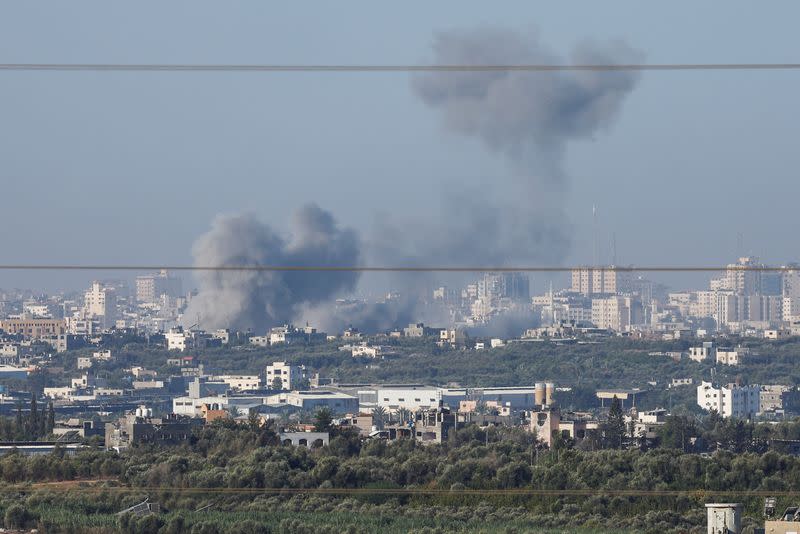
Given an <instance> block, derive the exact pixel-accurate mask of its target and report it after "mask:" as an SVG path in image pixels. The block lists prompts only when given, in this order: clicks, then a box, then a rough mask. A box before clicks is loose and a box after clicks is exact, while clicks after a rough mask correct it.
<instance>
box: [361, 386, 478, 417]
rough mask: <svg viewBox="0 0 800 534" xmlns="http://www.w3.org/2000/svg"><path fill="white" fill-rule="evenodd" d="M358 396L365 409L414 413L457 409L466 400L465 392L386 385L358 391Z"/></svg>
mask: <svg viewBox="0 0 800 534" xmlns="http://www.w3.org/2000/svg"><path fill="white" fill-rule="evenodd" d="M358 396H359V399H360V402H361V404H362V405H364V407H365V408H367V409H369V408H372V407H375V406H380V407H382V408H385V409H387V410H388V411H391V412H396V411H397V410H400V409H406V410H410V411H412V412H416V411H418V410H432V409H436V408H439V407H440V406H446V407H452V408H458V405H459V403H460V402H461V401H462V400H465V399H466V398H467V390H466V389H447V388H437V387H429V386H421V385H397V386H391V385H387V386H381V387H376V388H374V389H361V390H359V391H358Z"/></svg>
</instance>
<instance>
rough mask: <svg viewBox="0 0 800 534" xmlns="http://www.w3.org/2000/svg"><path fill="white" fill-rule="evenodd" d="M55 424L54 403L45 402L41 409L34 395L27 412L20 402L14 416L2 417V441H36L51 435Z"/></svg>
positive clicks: (0, 419) (0, 430)
mask: <svg viewBox="0 0 800 534" xmlns="http://www.w3.org/2000/svg"><path fill="white" fill-rule="evenodd" d="M54 426H55V411H54V409H53V403H52V402H50V403H48V404H46V405H44V404H43V405H42V407H41V409H40V408H39V406H38V403H37V401H36V396H35V395H32V396H31V402H30V406H29V407H28V410H27V412H24V411H23V409H22V404H19V403H18V404H17V410H16V415H15V416H14V417H0V441H35V440H38V439H41V438H44V437H47V436H50V435H51V434H52V433H53V427H54Z"/></svg>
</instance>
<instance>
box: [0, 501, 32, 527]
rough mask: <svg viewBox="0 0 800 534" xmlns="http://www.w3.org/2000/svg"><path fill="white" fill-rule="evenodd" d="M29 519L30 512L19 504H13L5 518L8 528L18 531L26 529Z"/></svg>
mask: <svg viewBox="0 0 800 534" xmlns="http://www.w3.org/2000/svg"><path fill="white" fill-rule="evenodd" d="M28 519H29V514H28V511H27V510H26V509H25V508H23V507H22V506H21V505H19V504H12V505H11V506H9V507H8V509H7V510H6V514H5V516H4V517H3V520H4V523H5V525H6V528H16V529H20V528H24V527H25V524H26V523H27V522H28Z"/></svg>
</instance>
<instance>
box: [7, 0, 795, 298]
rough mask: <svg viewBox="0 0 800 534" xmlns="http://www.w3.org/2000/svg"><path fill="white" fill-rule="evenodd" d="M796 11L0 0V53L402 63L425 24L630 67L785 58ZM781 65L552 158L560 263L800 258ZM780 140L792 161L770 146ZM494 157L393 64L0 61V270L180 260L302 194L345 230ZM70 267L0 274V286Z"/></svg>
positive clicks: (690, 6) (687, 88)
mask: <svg viewBox="0 0 800 534" xmlns="http://www.w3.org/2000/svg"><path fill="white" fill-rule="evenodd" d="M799 17H800V4H798V3H797V2H793V1H782V2H781V1H774V2H769V3H764V2H759V3H754V2H738V1H724V2H723V1H717V2H702V3H700V2H695V1H691V2H690V1H682V2H678V1H674V2H668V3H644V2H640V1H629V2H624V1H618V2H613V3H609V2H567V1H564V2H558V3H556V2H533V1H531V0H524V1H519V2H514V1H505V2H502V3H499V4H496V3H495V4H489V3H487V2H477V1H475V2H469V1H464V0H453V1H440V2H421V1H420V2H414V1H406V2H402V3H393V4H390V3H379V2H374V1H355V0H354V1H350V2H346V3H340V2H335V3H334V2H324V3H323V2H306V1H300V0H296V1H294V2H280V3H279V2H265V1H263V0H258V1H250V2H247V1H238V2H235V1H231V2H205V1H199V0H191V1H186V2H162V1H158V2H156V1H153V2H145V1H139V2H111V1H108V0H103V1H79V2H55V1H51V2H10V1H8V2H0V62H2V63H24V62H32V63H57V62H65V63H95V62H97V63H105V62H107V63H112V62H119V63H240V64H243V63H308V64H326V63H344V64H359V63H362V64H364V63H366V64H369V63H377V64H408V63H424V62H427V61H430V59H431V57H432V52H431V44H432V41H433V37H434V35H435V33H436V32H437V31H441V30H448V29H469V28H475V27H480V26H482V25H492V26H500V27H508V28H511V29H514V30H526V29H531V30H532V31H538V32H539V34H540V38H541V40H542V41H543V42H544V43H546V44H547V45H548V46H549V47H551V48H552V49H554V50H556V51H557V52H559V53H561V54H566V53H568V51H569V49H570V48H571V47H572V46H573V45H575V44H576V43H579V42H581V41H584V40H586V39H597V40H608V39H623V40H624V41H626V42H627V43H628V44H629V45H630V46H632V47H634V48H636V49H638V50H641V51H642V52H644V54H645V57H646V61H647V62H650V63H680V62H690V63H692V62H694V63H702V62H797V61H799V60H800V58H798V56H797V44H798V43H797V33H796V22H797V20H798V18H799ZM799 92H800V72H797V71H792V72H773V71H764V72H752V71H745V72H663V73H644V74H643V75H642V78H641V80H640V82H639V84H638V86H637V87H636V88H635V90H634V91H633V92H632V93H631V95H630V96H629V98H628V99H627V101H626V102H625V104H624V105H623V108H622V113H621V115H620V117H619V119H618V120H617V121H616V122H615V124H614V125H613V126H612V127H611V128H610V129H609V130H608V131H604V132H601V133H599V134H598V135H596V136H595V137H594V138H593V139H592V140H591V141H585V142H579V143H574V144H571V145H569V146H568V147H567V154H566V165H565V167H566V171H567V173H568V174H569V176H570V182H571V186H570V188H569V194H568V200H567V214H568V217H569V221H565V224H570V225H572V227H573V231H574V246H573V248H572V253H571V255H570V257H569V262H570V263H580V262H588V261H591V259H592V252H591V251H592V246H591V242H592V225H591V206H592V204H593V203H596V204H597V205H598V209H599V220H600V225H601V236H602V249H603V252H602V254H601V260H603V261H609V260H610V257H609V254H608V252H607V250H608V242H609V239H610V238H609V236H610V235H611V233H612V232H614V233H615V234H616V241H617V251H618V253H617V256H618V259H619V260H620V262H621V263H635V264H642V265H647V264H676V265H677V264H680V265H682V264H719V263H722V262H727V261H728V260H730V259H732V258H733V257H734V256H735V254H736V253H737V232H741V233H742V234H743V242H744V249H745V250H744V252H747V253H753V254H756V255H759V256H761V257H763V258H765V259H767V260H769V261H774V262H783V261H788V260H798V259H800V252H799V251H798V249H797V238H796V235H797V228H798V222H799V221H798V216H797V213H798V198H800V196H799V194H800V181H798V180H797V177H798V172H797V169H798V168H799V167H800V165H798V164H800V151H798V150H797V144H798V130H800V126H798V118H800V113H798V110H797V108H796V99H797V95H798V93H799ZM793 147H794V148H793ZM509 172H511V170H510V169H509V165H508V163H507V162H506V161H504V160H503V159H502V158H500V157H498V156H497V154H495V153H490V152H488V151H487V150H485V148H484V147H483V146H482V145H481V144H480V142H478V141H476V140H474V139H469V138H466V137H462V136H457V135H454V134H452V133H450V132H448V131H446V130H445V129H444V128H443V127H442V124H441V120H440V116H439V115H438V114H437V113H435V112H434V111H432V110H431V109H429V108H427V107H426V106H425V105H424V104H423V103H422V102H421V101H420V99H419V98H418V97H417V96H415V95H414V93H413V91H412V90H411V87H410V82H409V76H408V75H407V74H404V73H383V74H375V73H370V74H367V73H355V74H354V73H338V74H322V73H96V72H95V73H92V72H0V195H2V197H1V200H2V201H1V202H0V227H2V229H3V231H2V234H0V235H2V243H0V263H23V262H32V263H109V264H114V263H180V264H186V263H189V262H190V261H191V255H190V251H191V244H192V242H193V241H194V240H195V238H197V237H198V236H199V235H200V234H201V233H203V232H204V231H206V230H207V229H208V227H209V225H210V222H211V220H212V218H213V217H214V216H215V215H216V214H218V213H237V212H242V211H251V212H254V213H256V214H257V215H258V216H259V217H260V218H261V219H262V220H264V221H266V222H268V223H270V224H273V225H274V226H276V227H278V228H281V227H283V226H284V225H285V222H286V219H287V217H288V216H289V214H290V213H291V212H292V211H293V210H294V209H295V208H296V207H298V206H299V205H301V204H303V203H304V202H307V201H310V200H314V201H316V202H318V203H319V204H320V205H321V206H322V207H324V208H326V209H328V210H330V211H332V212H333V213H334V214H335V215H336V217H337V218H338V219H339V221H340V222H342V223H343V224H347V225H351V226H353V227H355V228H356V229H358V230H360V231H362V232H366V231H367V230H368V229H369V228H370V225H372V224H373V221H374V219H375V217H376V214H378V213H381V212H383V213H388V214H396V213H406V214H410V215H412V216H413V215H414V214H416V213H422V212H424V211H426V210H433V209H437V208H438V206H439V203H440V201H441V196H442V194H443V191H444V189H443V188H444V187H451V188H461V187H464V188H472V189H477V190H479V189H480V188H491V187H493V184H494V183H495V178H496V177H497V176H500V175H502V174H504V173H509ZM91 277H92V275H91V274H89V273H78V274H64V273H46V274H42V273H19V272H3V273H0V287H12V286H26V287H32V286H37V287H47V288H53V287H56V286H58V285H61V284H69V285H73V286H75V285H80V286H82V285H84V283H85V281H87V280H89V279H91Z"/></svg>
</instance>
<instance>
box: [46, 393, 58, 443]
mask: <svg viewBox="0 0 800 534" xmlns="http://www.w3.org/2000/svg"><path fill="white" fill-rule="evenodd" d="M55 426H56V411H55V409H54V408H53V401H50V402H49V403H48V404H47V424H46V425H45V433H46V434H48V435H49V434H52V433H53V429H54V428H55Z"/></svg>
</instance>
